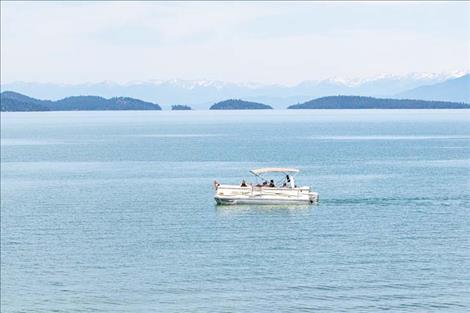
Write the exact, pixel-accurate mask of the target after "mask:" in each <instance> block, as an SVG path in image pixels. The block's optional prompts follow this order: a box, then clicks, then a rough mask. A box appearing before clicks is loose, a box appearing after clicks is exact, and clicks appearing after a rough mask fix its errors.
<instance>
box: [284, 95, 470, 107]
mask: <svg viewBox="0 0 470 313" xmlns="http://www.w3.org/2000/svg"><path fill="white" fill-rule="evenodd" d="M467 108H470V105H469V104H465V103H458V102H446V101H428V100H407V99H382V98H373V97H360V96H330V97H323V98H318V99H314V100H310V101H307V102H304V103H299V104H295V105H291V106H290V107H288V109H467Z"/></svg>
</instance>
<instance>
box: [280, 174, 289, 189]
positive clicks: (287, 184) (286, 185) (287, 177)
mask: <svg viewBox="0 0 470 313" xmlns="http://www.w3.org/2000/svg"><path fill="white" fill-rule="evenodd" d="M289 185H290V177H289V175H286V181H285V182H284V185H282V187H289Z"/></svg>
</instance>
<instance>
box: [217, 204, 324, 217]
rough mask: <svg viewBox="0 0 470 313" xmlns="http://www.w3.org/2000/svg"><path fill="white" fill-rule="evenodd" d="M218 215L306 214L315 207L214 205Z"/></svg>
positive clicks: (295, 205) (293, 205)
mask: <svg viewBox="0 0 470 313" xmlns="http://www.w3.org/2000/svg"><path fill="white" fill-rule="evenodd" d="M214 207H215V210H216V213H217V214H218V215H226V216H229V215H238V214H289V215H290V214H306V213H309V212H311V211H312V210H313V209H314V208H315V207H316V205H308V204H289V205H266V204H261V205H260V204H234V205H217V204H216V205H214Z"/></svg>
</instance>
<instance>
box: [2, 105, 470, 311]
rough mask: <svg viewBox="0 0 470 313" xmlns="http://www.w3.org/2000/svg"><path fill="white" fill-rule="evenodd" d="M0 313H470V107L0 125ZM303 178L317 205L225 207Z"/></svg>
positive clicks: (32, 119) (111, 117)
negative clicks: (258, 189)
mask: <svg viewBox="0 0 470 313" xmlns="http://www.w3.org/2000/svg"><path fill="white" fill-rule="evenodd" d="M1 122H2V125H1V131H2V133H1V135H2V137H1V138H2V140H1V144H2V145H1V158H2V163H1V311H2V312H5V313H6V312H51V311H56V312H78V311H83V312H95V311H102V312H148V311H157V312H301V311H309V312H310V311H315V312H321V311H325V312H351V311H355V312H377V311H381V310H391V311H396V312H406V311H409V312H433V311H434V312H464V311H469V310H470V274H469V268H470V193H469V191H470V111H468V110H466V111H464V110H455V111H447V110H430V111H426V110H418V111H413V110H408V111H407V110H385V111H382V110H360V111H335V110H332V111H316V110H312V111H272V112H266V111H263V112H257V111H250V112H228V111H220V112H216V111H211V112H209V111H199V112H198V111H194V112H51V113H2V115H1ZM264 166H295V167H299V168H301V169H302V171H303V173H301V175H299V176H298V182H299V183H301V184H303V185H312V186H313V187H314V189H315V190H316V191H318V192H319V193H320V203H319V204H318V205H317V206H310V207H282V206H281V207H250V206H243V207H216V206H215V204H214V201H213V198H212V196H213V190H212V181H213V180H214V179H217V180H219V181H222V182H227V183H238V182H240V181H241V179H242V178H245V179H249V174H248V170H249V169H252V168H256V167H264Z"/></svg>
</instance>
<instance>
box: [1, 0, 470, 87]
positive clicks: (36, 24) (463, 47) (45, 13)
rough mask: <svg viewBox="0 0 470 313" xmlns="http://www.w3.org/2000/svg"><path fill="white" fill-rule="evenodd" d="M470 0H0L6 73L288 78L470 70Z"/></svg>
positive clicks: (77, 78)
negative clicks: (413, 0) (246, 0)
mask: <svg viewBox="0 0 470 313" xmlns="http://www.w3.org/2000/svg"><path fill="white" fill-rule="evenodd" d="M469 55H470V2H453V3H449V2H425V3H422V2H421V3H411V2H377V3H372V2H356V3H349V2H348V3H346V2H330V3H322V2H295V3H292V2H290V3H287V2H251V3H242V2H218V3H212V2H177V3H169V2H140V3H139V2H132V3H131V2H103V3H100V2H85V3H79V2H62V3H60V2H39V3H38V2H35V3H33V2H25V3H19V2H4V1H2V2H1V80H2V83H7V82H13V81H36V82H55V83H83V82H98V81H103V80H109V81H116V82H128V81H134V80H150V79H173V78H178V79H209V80H223V81H232V82H260V83H280V84H292V83H296V82H300V81H303V80H316V79H324V78H329V77H345V78H352V77H370V76H376V75H381V74H399V75H400V74H406V73H410V72H448V71H455V70H468V69H469V68H470V61H469Z"/></svg>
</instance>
